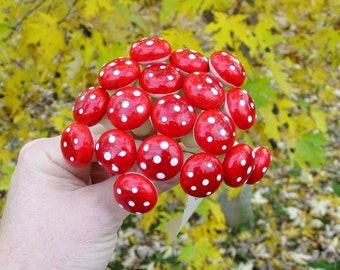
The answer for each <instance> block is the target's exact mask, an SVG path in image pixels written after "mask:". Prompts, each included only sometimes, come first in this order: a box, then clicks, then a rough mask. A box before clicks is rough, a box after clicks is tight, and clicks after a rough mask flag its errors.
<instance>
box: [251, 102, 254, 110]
mask: <svg viewBox="0 0 340 270" xmlns="http://www.w3.org/2000/svg"><path fill="white" fill-rule="evenodd" d="M250 107H251V108H252V109H253V110H254V109H255V104H254V102H250Z"/></svg>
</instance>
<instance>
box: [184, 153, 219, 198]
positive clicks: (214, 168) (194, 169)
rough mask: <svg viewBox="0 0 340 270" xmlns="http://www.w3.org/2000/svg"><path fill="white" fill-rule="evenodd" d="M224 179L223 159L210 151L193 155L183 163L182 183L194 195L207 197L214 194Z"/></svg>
mask: <svg viewBox="0 0 340 270" xmlns="http://www.w3.org/2000/svg"><path fill="white" fill-rule="evenodd" d="M222 180H223V167H222V163H221V161H220V160H219V159H218V158H217V157H216V156H214V155H212V154H209V153H197V154H193V155H191V156H190V157H189V158H188V159H187V160H186V161H185V162H184V164H183V166H182V169H181V174H180V184H181V187H182V188H183V190H184V191H185V192H186V193H187V194H189V195H191V196H193V197H198V198H202V197H207V196H209V195H211V194H213V193H214V192H215V191H216V190H217V189H218V188H219V186H220V185H221V183H222Z"/></svg>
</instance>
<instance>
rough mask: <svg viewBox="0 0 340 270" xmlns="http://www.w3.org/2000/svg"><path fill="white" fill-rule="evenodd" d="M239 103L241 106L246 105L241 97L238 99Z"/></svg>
mask: <svg viewBox="0 0 340 270" xmlns="http://www.w3.org/2000/svg"><path fill="white" fill-rule="evenodd" d="M240 105H241V106H242V107H243V106H245V105H246V102H245V101H244V100H243V99H241V100H240Z"/></svg>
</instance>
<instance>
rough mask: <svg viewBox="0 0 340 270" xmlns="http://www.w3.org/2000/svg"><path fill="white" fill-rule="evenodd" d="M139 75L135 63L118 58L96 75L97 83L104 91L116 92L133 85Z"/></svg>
mask: <svg viewBox="0 0 340 270" xmlns="http://www.w3.org/2000/svg"><path fill="white" fill-rule="evenodd" d="M139 73H140V67H139V65H138V63H137V62H136V61H134V60H133V59H130V58H126V57H119V58H116V59H113V60H111V61H110V62H108V63H106V64H105V65H103V66H102V68H101V69H100V71H99V73H98V82H99V84H100V86H101V87H103V88H104V89H106V90H117V89H119V88H122V87H124V86H129V85H131V84H133V83H134V82H135V81H136V80H137V79H138V76H139Z"/></svg>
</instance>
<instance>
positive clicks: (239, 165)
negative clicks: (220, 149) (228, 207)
mask: <svg viewBox="0 0 340 270" xmlns="http://www.w3.org/2000/svg"><path fill="white" fill-rule="evenodd" d="M254 164H255V153H254V151H253V149H252V148H251V147H250V146H249V145H247V144H244V143H240V144H236V145H234V146H233V147H232V148H231V149H230V150H229V152H228V153H227V154H226V155H225V157H224V160H223V169H224V182H225V184H226V185H227V186H230V187H240V186H242V185H243V184H244V183H245V182H246V181H247V180H248V178H249V177H250V175H251V173H252V171H253V169H254Z"/></svg>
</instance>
